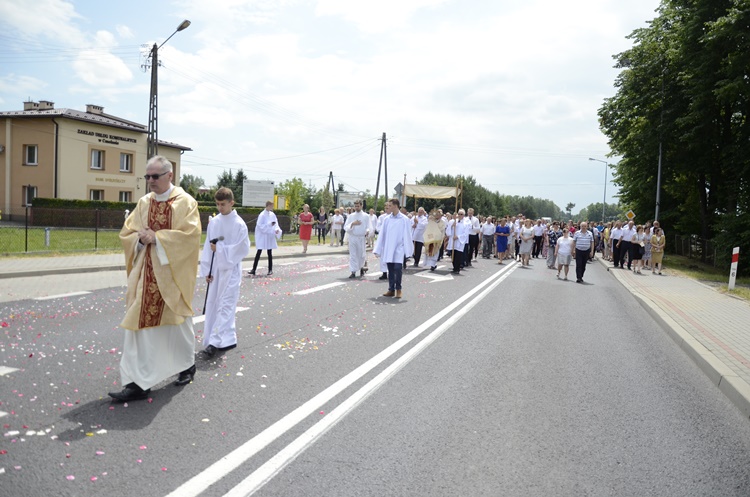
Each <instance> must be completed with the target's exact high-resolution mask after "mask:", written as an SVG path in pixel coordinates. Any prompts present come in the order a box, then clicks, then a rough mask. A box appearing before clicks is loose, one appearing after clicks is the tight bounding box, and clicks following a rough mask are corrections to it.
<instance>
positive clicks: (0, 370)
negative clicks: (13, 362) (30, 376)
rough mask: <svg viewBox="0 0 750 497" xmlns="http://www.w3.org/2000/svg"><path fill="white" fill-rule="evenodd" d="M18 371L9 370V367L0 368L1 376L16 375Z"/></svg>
mask: <svg viewBox="0 0 750 497" xmlns="http://www.w3.org/2000/svg"><path fill="white" fill-rule="evenodd" d="M16 371H18V368H9V367H8V366H0V376H5V375H6V374H10V373H15V372H16Z"/></svg>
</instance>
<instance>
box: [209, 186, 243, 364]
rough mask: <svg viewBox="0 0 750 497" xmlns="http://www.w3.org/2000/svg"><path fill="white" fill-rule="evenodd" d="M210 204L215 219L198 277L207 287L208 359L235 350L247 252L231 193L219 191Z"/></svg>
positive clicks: (223, 189)
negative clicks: (213, 207) (213, 210)
mask: <svg viewBox="0 0 750 497" xmlns="http://www.w3.org/2000/svg"><path fill="white" fill-rule="evenodd" d="M214 200H215V201H216V208H217V209H218V210H219V215H218V216H215V217H213V218H212V219H211V222H210V223H208V229H207V230H206V243H205V244H204V245H203V252H202V253H201V266H200V275H201V277H202V278H206V283H208V295H207V296H206V308H205V309H204V310H203V311H204V312H203V313H204V314H205V315H206V322H205V325H204V327H203V346H204V347H205V349H204V350H203V352H202V355H203V356H204V357H205V358H209V359H210V358H211V357H213V356H214V355H216V353H217V352H225V351H227V350H230V349H233V348H235V347H236V346H237V330H236V328H235V323H234V316H235V314H236V312H237V299H238V298H239V296H240V284H241V283H242V259H243V258H245V257H246V256H247V254H248V252H249V251H250V239H249V238H248V236H247V224H245V221H243V220H242V218H241V217H240V216H239V214H237V211H235V210H234V209H233V206H234V194H233V193H232V190H230V189H229V188H224V187H222V188H219V189H218V190H217V191H216V194H215V195H214ZM212 242H213V243H212ZM212 262H213V263H212Z"/></svg>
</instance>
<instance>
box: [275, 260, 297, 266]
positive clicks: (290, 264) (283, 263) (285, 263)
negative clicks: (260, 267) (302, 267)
mask: <svg viewBox="0 0 750 497" xmlns="http://www.w3.org/2000/svg"><path fill="white" fill-rule="evenodd" d="M295 264H299V262H298V261H296V262H280V263H279V262H277V263H276V264H274V266H294V265H295Z"/></svg>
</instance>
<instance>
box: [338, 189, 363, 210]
mask: <svg viewBox="0 0 750 497" xmlns="http://www.w3.org/2000/svg"><path fill="white" fill-rule="evenodd" d="M336 195H337V197H338V203H337V204H336V207H339V208H342V207H343V208H347V207H351V208H352V209H353V208H354V201H355V200H364V195H363V194H362V193H349V192H336Z"/></svg>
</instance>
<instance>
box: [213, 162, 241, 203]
mask: <svg viewBox="0 0 750 497" xmlns="http://www.w3.org/2000/svg"><path fill="white" fill-rule="evenodd" d="M245 179H247V176H245V171H243V170H242V169H240V170H238V171H237V173H236V174H234V175H233V174H232V170H231V169H230V170H229V171H222V172H221V174H219V176H218V177H217V178H216V187H217V188H221V187H222V186H225V187H227V188H229V189H230V190H232V193H233V194H234V201H235V202H236V204H237V205H242V187H243V185H244V182H245Z"/></svg>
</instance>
